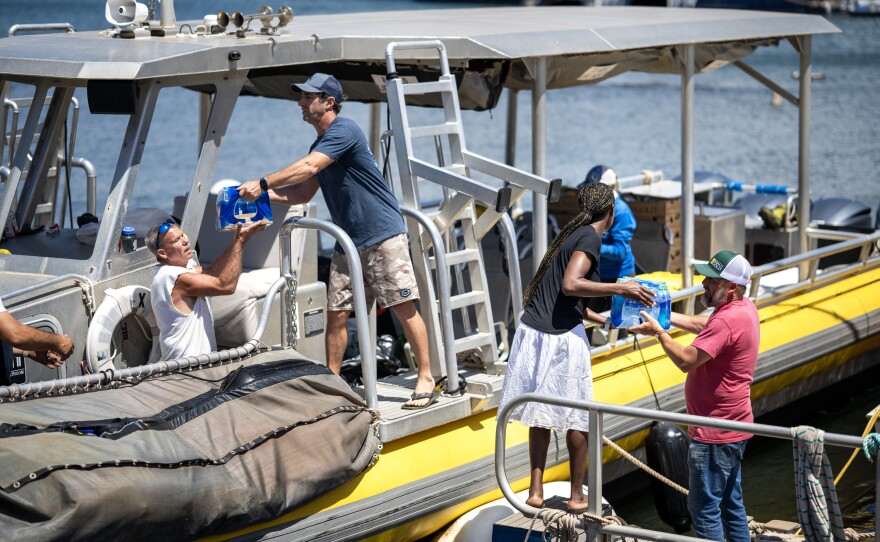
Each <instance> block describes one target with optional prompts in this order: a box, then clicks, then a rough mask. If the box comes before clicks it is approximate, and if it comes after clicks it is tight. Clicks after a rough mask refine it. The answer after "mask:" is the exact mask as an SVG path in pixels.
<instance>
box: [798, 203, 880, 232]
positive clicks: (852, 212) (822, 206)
mask: <svg viewBox="0 0 880 542" xmlns="http://www.w3.org/2000/svg"><path fill="white" fill-rule="evenodd" d="M810 222H811V223H814V224H815V225H816V227H819V228H826V229H834V230H845V231H857V232H864V233H869V232H871V231H873V230H874V228H873V227H872V226H871V208H870V207H869V206H868V205H866V204H865V203H862V202H861V201H856V200H854V199H849V198H836V197H831V198H819V199H817V200H816V201H814V202H813V207H812V208H811V210H810Z"/></svg>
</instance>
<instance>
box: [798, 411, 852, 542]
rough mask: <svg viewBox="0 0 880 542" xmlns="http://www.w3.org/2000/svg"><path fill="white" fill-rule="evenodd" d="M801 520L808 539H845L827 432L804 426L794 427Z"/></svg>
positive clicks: (815, 541)
mask: <svg viewBox="0 0 880 542" xmlns="http://www.w3.org/2000/svg"><path fill="white" fill-rule="evenodd" d="M791 436H792V438H793V439H794V442H793V443H792V444H793V448H794V476H795V492H796V495H797V509H798V519H799V521H800V524H801V527H802V528H803V531H804V538H805V539H806V540H807V542H820V541H821V542H827V541H829V540H834V541H835V542H842V541H844V540H846V539H847V538H846V533H845V531H844V527H843V516H841V514H840V505H839V504H838V502H837V491H836V490H835V488H834V473H833V472H832V470H831V464H830V463H829V462H828V456H827V455H825V442H824V439H825V432H824V431H821V430H819V429H816V428H814V427H808V426H805V425H801V426H798V427H792V428H791Z"/></svg>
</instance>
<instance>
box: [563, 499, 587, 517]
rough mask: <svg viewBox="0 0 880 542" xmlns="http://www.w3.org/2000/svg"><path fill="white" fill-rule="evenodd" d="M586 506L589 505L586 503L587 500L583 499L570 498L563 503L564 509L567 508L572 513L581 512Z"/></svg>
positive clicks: (584, 510) (585, 509)
mask: <svg viewBox="0 0 880 542" xmlns="http://www.w3.org/2000/svg"><path fill="white" fill-rule="evenodd" d="M588 507H589V505H588V504H587V501H585V500H584V501H580V500H571V499H570V500H569V501H568V502H567V503H565V508H566V510H568V511H569V512H571V513H573V514H581V513H583V512H586V511H587V508H588Z"/></svg>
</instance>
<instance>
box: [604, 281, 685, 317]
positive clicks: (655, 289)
mask: <svg viewBox="0 0 880 542" xmlns="http://www.w3.org/2000/svg"><path fill="white" fill-rule="evenodd" d="M630 280H635V281H636V282H638V283H639V284H641V285H642V286H644V287H645V288H647V289H648V290H651V292H652V293H653V294H654V306H653V307H646V306H644V305H642V304H641V303H639V302H638V301H634V300H632V299H627V298H625V297H623V296H621V295H614V296H612V298H611V325H612V326H613V327H617V328H628V327H632V326H635V325H638V324H640V323H642V321H643V320H644V319H643V318H642V316H641V314H639V313H640V312H641V311H645V312H647V313H648V314H649V315H650V316H651V317H652V318H654V319H655V320H657V322H659V323H660V325H661V326H662V327H663V329H669V325H670V323H669V314H670V312H671V310H672V299H671V298H670V296H669V289H668V288H667V287H666V282H664V281H653V280H645V279H638V278H637V279H633V278H632V277H621V278H619V279H617V282H626V281H630Z"/></svg>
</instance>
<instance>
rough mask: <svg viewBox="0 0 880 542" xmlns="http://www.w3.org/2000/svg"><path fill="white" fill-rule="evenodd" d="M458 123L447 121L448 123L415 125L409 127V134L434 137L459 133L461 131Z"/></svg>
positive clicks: (413, 136) (412, 136)
mask: <svg viewBox="0 0 880 542" xmlns="http://www.w3.org/2000/svg"><path fill="white" fill-rule="evenodd" d="M459 128H460V127H459V126H458V123H455V122H447V123H446V124H431V125H428V126H413V127H411V128H410V129H409V136H410V137H411V138H416V137H434V136H440V135H449V134H458V133H460V132H461V130H460V129H459Z"/></svg>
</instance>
